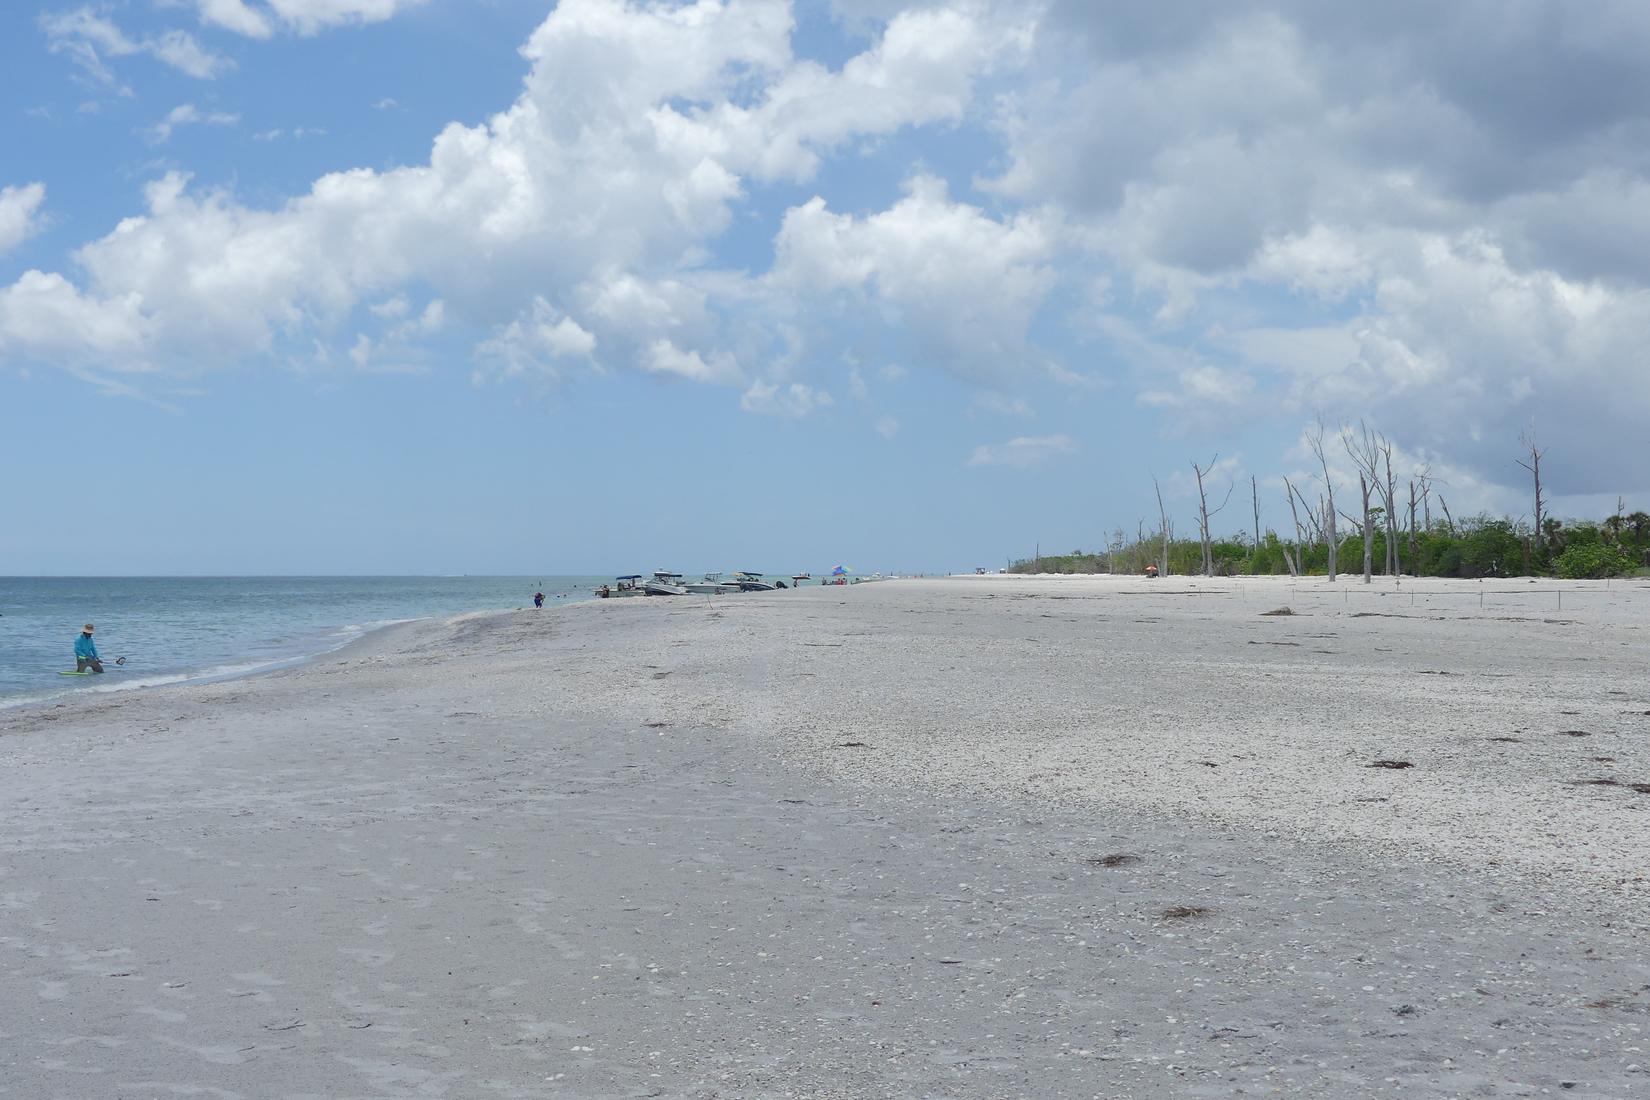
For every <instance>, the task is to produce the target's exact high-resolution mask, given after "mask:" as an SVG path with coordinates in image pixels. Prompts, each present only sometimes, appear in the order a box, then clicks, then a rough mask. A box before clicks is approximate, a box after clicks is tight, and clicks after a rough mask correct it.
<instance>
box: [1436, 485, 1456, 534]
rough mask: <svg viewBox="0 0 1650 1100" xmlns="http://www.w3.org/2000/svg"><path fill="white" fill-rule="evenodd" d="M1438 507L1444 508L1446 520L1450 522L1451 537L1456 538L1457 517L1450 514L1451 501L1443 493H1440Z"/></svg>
mask: <svg viewBox="0 0 1650 1100" xmlns="http://www.w3.org/2000/svg"><path fill="white" fill-rule="evenodd" d="M1438 507H1440V508H1442V509H1443V510H1444V522H1445V523H1447V524H1449V537H1450V538H1454V537H1455V517H1454V516H1452V515H1450V514H1449V501H1447V500H1445V499H1444V494H1443V493H1439V494H1438Z"/></svg>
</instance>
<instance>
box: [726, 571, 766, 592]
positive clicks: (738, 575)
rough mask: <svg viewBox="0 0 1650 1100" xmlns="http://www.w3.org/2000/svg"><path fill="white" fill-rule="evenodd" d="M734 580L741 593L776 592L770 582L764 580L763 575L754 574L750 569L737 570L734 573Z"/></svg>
mask: <svg viewBox="0 0 1650 1100" xmlns="http://www.w3.org/2000/svg"><path fill="white" fill-rule="evenodd" d="M733 580H734V583H735V584H737V585H738V586H739V591H741V592H772V591H774V586H773V585H772V584H771V583H770V582H768V581H765V580H763V579H762V574H760V573H753V572H751V571H750V570H748V569H735V570H734V571H733Z"/></svg>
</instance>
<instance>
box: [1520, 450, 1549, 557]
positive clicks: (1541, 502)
mask: <svg viewBox="0 0 1650 1100" xmlns="http://www.w3.org/2000/svg"><path fill="white" fill-rule="evenodd" d="M1518 441H1519V442H1520V443H1522V444H1523V445H1524V449H1525V450H1527V451H1528V452H1529V453H1530V460H1529V461H1528V462H1525V461H1524V460H1523V459H1519V460H1518V464H1519V465H1520V466H1522V467H1524V468H1525V469H1526V470H1528V471H1530V476H1531V477H1532V478H1534V479H1535V539H1534V541H1533V542H1532V543H1531V546H1530V549H1531V552H1532V553H1533V552H1534V550H1535V548H1536V547H1537V546H1540V545H1541V519H1542V512H1543V510H1544V509H1545V507H1546V504H1547V498H1546V497H1544V496H1542V495H1541V456H1542V455H1544V454H1546V453H1547V452H1546V451H1543V450H1542V449H1541V448H1540V447H1538V446H1536V441H1535V431H1534V429H1531V430H1530V431H1528V432H1525V433H1523V434H1521V435H1519V437H1518Z"/></svg>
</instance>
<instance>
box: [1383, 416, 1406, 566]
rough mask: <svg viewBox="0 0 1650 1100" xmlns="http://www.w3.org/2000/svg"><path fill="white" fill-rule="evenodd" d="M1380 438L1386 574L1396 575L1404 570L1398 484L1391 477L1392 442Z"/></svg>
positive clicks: (1385, 438)
mask: <svg viewBox="0 0 1650 1100" xmlns="http://www.w3.org/2000/svg"><path fill="white" fill-rule="evenodd" d="M1380 439H1381V456H1382V457H1383V458H1384V459H1385V461H1386V483H1385V486H1384V489H1385V491H1384V492H1383V493H1382V494H1381V495H1382V496H1383V497H1384V498H1385V500H1386V571H1387V575H1388V576H1392V577H1396V576H1398V574H1400V573H1402V572H1403V571H1404V561H1403V557H1402V556H1401V555H1400V554H1399V553H1398V485H1397V482H1396V481H1395V480H1394V479H1393V477H1392V443H1391V442H1390V441H1389V440H1388V439H1387V437H1386V436H1384V435H1383V436H1381V437H1380ZM1378 488H1379V486H1378Z"/></svg>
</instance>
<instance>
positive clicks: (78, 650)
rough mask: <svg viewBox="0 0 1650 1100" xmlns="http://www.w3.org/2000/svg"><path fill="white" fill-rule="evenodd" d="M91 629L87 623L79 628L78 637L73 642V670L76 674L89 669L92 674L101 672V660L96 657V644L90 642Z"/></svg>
mask: <svg viewBox="0 0 1650 1100" xmlns="http://www.w3.org/2000/svg"><path fill="white" fill-rule="evenodd" d="M93 629H95V628H94V627H93V626H92V624H91V623H87V624H86V625H85V626H84V627H82V628H81V630H80V635H79V636H78V637H77V638H75V640H74V670H75V671H76V672H85V671H86V670H87V669H91V670H92V671H93V672H102V671H103V659H102V658H101V657H99V656H98V655H97V643H95V642H93V641H92V631H93Z"/></svg>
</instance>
